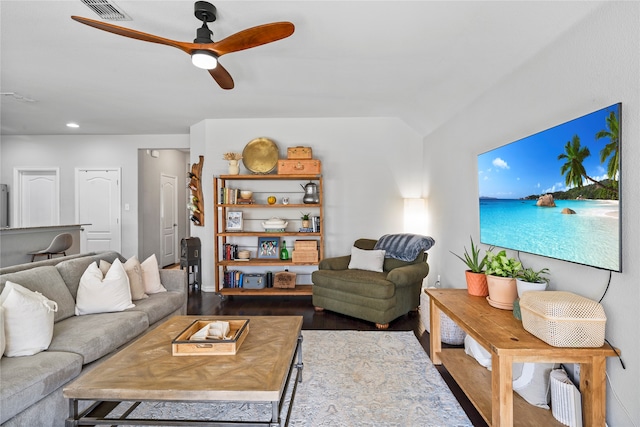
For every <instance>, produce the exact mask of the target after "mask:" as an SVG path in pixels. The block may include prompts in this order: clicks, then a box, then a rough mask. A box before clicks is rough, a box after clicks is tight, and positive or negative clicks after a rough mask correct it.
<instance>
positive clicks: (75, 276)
mask: <svg viewBox="0 0 640 427" xmlns="http://www.w3.org/2000/svg"><path fill="white" fill-rule="evenodd" d="M116 258H117V259H119V260H120V261H122V262H124V261H125V260H124V259H123V258H122V257H121V256H120V254H118V253H117V252H102V253H99V254H96V255H92V256H88V257H82V258H76V259H70V260H68V261H62V262H61V263H58V264H56V268H57V269H58V271H59V272H60V276H62V279H63V280H64V282H65V283H66V285H67V287H68V288H69V292H70V293H71V296H72V297H73V298H74V300H75V298H76V295H77V294H78V285H79V284H80V278H81V277H82V274H83V273H84V272H85V270H86V269H87V267H89V265H90V264H91V263H92V262H96V263H100V260H101V259H104V260H107V261H109V262H111V263H113V261H114V260H115V259H116ZM54 301H55V300H54ZM56 302H57V301H56ZM58 304H60V303H58ZM74 309H75V303H74Z"/></svg>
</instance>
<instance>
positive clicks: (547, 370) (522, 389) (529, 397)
mask: <svg viewBox="0 0 640 427" xmlns="http://www.w3.org/2000/svg"><path fill="white" fill-rule="evenodd" d="M517 365H522V368H521V369H520V367H519V366H517ZM558 366H559V364H556V363H514V364H513V391H515V392H516V393H518V394H519V395H520V396H521V397H522V398H523V399H524V400H526V401H527V402H529V403H530V404H532V405H535V406H538V407H540V408H544V409H549V402H550V400H551V384H550V381H551V380H550V375H551V371H552V370H554V369H556V368H557V367H558ZM518 371H520V374H519V375H516V373H517V372H518Z"/></svg>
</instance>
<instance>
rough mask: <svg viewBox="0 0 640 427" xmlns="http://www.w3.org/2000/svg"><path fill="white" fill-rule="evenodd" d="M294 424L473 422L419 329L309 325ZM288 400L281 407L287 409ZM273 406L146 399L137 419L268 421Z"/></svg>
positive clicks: (446, 426)
mask: <svg viewBox="0 0 640 427" xmlns="http://www.w3.org/2000/svg"><path fill="white" fill-rule="evenodd" d="M302 334H303V337H304V341H303V345H302V355H303V363H304V369H303V371H302V383H300V384H299V385H298V390H297V393H296V396H295V399H294V402H293V409H292V412H291V420H290V422H289V425H290V426H293V427H325V426H326V427H343V426H344V427H351V426H353V427H360V426H363V427H364V426H381V427H387V426H388V427H400V426H402V427H405V426H430V427H457V426H460V427H462V426H469V427H470V426H472V425H473V424H472V423H471V422H470V421H469V419H468V418H467V416H466V415H465V413H464V411H463V410H462V408H461V407H460V405H459V404H458V401H457V400H456V399H455V397H454V396H453V394H452V393H451V391H450V390H449V388H448V387H447V385H446V384H445V382H444V380H443V379H442V377H441V376H440V374H439V373H438V371H437V370H436V369H435V368H434V366H433V365H432V363H431V361H430V359H429V358H428V357H427V355H426V353H425V352H424V349H423V348H422V346H421V345H420V343H419V342H418V340H417V339H416V337H415V335H414V333H413V332H395V331H384V332H382V331H364V332H360V331H303V333H302ZM287 406H288V399H287V404H286V405H285V408H284V409H283V417H284V416H285V415H286V411H287V409H288V408H287ZM270 415H271V406H270V405H268V404H240V403H227V404H204V403H190V404H185V403H182V404H180V403H151V402H145V403H142V404H141V405H140V406H139V407H138V408H136V410H135V411H134V412H133V413H132V414H131V415H130V417H133V418H152V419H153V418H156V419H161V418H165V419H168V418H173V419H217V420H242V421H268V420H270Z"/></svg>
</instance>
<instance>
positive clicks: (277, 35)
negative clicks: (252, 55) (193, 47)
mask: <svg viewBox="0 0 640 427" xmlns="http://www.w3.org/2000/svg"><path fill="white" fill-rule="evenodd" d="M294 30H295V27H294V26H293V24H292V23H291V22H273V23H271V24H264V25H258V26H257V27H251V28H247V29H246V30H242V31H240V32H237V33H235V34H232V35H230V36H229V37H227V38H225V39H222V40H220V41H218V42H215V43H214V44H213V45H212V46H211V47H210V48H209V49H210V50H212V51H214V52H215V53H216V54H217V55H218V56H222V55H224V54H227V53H231V52H237V51H239V50H244V49H249V48H252V47H256V46H260V45H263V44H267V43H271V42H275V41H277V40H280V39H284V38H286V37H289V36H290V35H291V34H293V31H294Z"/></svg>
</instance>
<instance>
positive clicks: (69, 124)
mask: <svg viewBox="0 0 640 427" xmlns="http://www.w3.org/2000/svg"><path fill="white" fill-rule="evenodd" d="M67 127H68V128H74V129H75V128H79V127H80V125H79V124H77V123H73V122H71V123H67Z"/></svg>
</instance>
